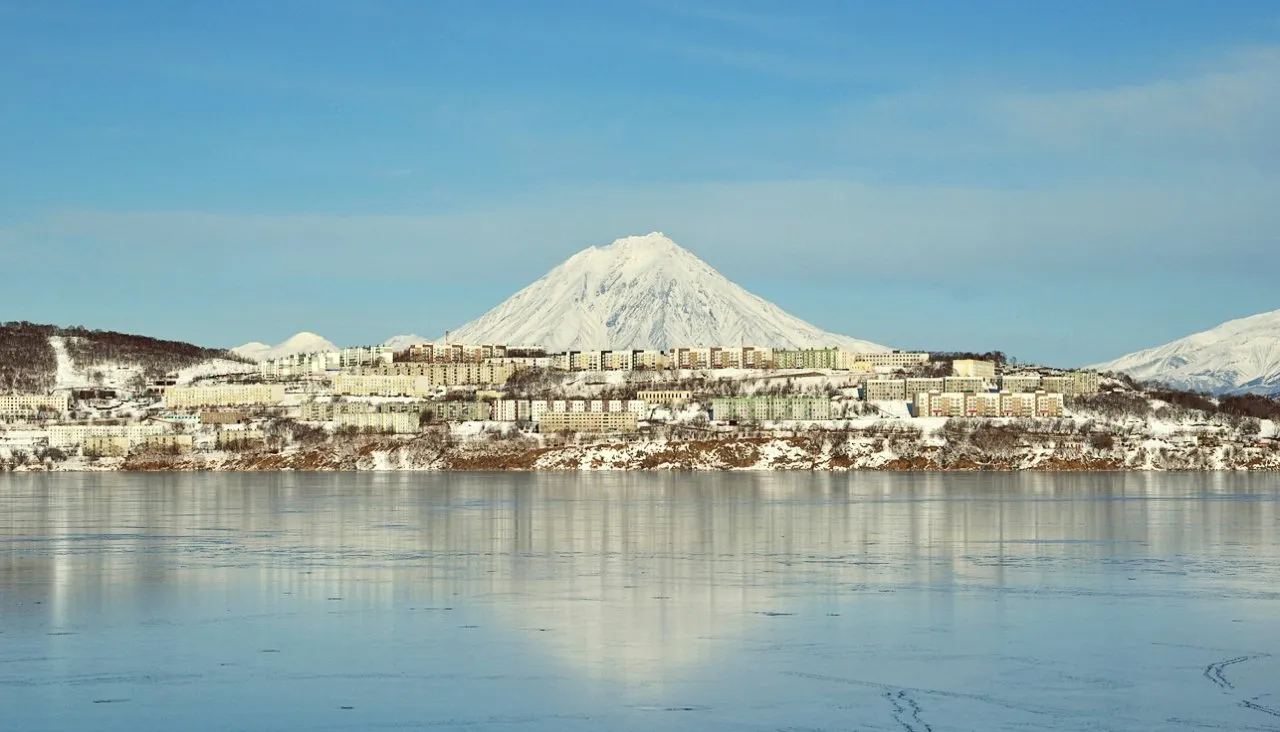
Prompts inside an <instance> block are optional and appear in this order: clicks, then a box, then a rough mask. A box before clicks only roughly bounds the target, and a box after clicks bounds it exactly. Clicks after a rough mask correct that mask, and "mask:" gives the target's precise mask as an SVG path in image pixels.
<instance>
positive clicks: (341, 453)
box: [24, 433, 1280, 472]
mask: <svg viewBox="0 0 1280 732" xmlns="http://www.w3.org/2000/svg"><path fill="white" fill-rule="evenodd" d="M24 469H26V470H52V471H79V470H85V471H149V472H156V471H174V472H189V471H232V472H235V471H367V470H405V471H411V470H418V471H588V470H602V471H618V470H638V471H684V470H688V471H723V470H762V471H763V470H816V471H853V470H871V471H955V472H973V471H1046V472H1047V471H1147V470H1157V471H1158V470H1196V471H1203V470H1252V471H1280V450H1277V449H1276V448H1275V447H1274V446H1265V445H1254V446H1240V445H1229V444H1226V445H1224V444H1218V445H1212V446H1210V445H1195V446H1182V447H1176V446H1163V445H1159V444H1152V443H1151V441H1147V442H1146V443H1138V444H1129V443H1123V442H1120V443H1117V444H1115V445H1113V446H1110V447H1095V446H1093V445H1090V444H1089V442H1088V441H1081V440H1063V439H1058V440H1043V441H1035V442H1032V443H1026V444H1018V445H1012V446H1009V447H1007V448H999V449H995V448H991V447H986V448H983V447H978V446H975V445H974V444H973V443H972V442H967V441H966V442H961V441H959V440H956V441H944V442H942V444H929V443H928V442H927V441H925V440H898V441H895V442H893V443H892V444H889V443H886V442H885V441H883V440H880V439H869V438H866V437H862V438H857V437H849V436H840V435H835V436H833V435H832V434H830V433H823V434H819V435H815V436H789V437H736V438H731V439H664V440H646V441H607V440H602V441H595V442H586V443H576V444H560V445H543V444H539V443H537V442H536V441H533V440H503V441H494V442H461V443H457V444H451V445H440V444H439V443H438V442H437V441H434V440H424V439H403V438H395V437H386V436H383V437H375V436H369V437H362V438H358V439H353V440H350V441H344V442H340V443H328V444H324V445H319V446H313V447H298V448H291V449H287V450H283V451H278V452H266V451H262V452H238V453H198V454H190V455H150V456H135V457H130V458H103V459H99V460H95V461H84V462H67V463H60V464H52V465H50V464H45V465H40V466H28V467H26V468H24Z"/></svg>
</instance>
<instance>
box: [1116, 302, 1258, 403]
mask: <svg viewBox="0 0 1280 732" xmlns="http://www.w3.org/2000/svg"><path fill="white" fill-rule="evenodd" d="M1094 368H1096V369H1098V370H1100V371H1119V372H1123V373H1126V374H1129V375H1130V376H1132V377H1134V378H1135V379H1139V380H1142V381H1155V382H1161V383H1165V384H1169V385H1171V386H1175V387H1177V388H1180V389H1195V390H1198V391H1207V392H1210V393H1214V394H1223V393H1228V392H1253V393H1257V394H1280V310H1273V311H1272V312H1269V313H1262V314H1259V315H1253V316H1250V317H1247V318H1240V319H1239V320H1232V321H1229V322H1227V323H1223V324H1222V325H1219V326H1218V327H1216V328H1212V329H1210V330H1206V331H1204V332H1202V333H1196V334H1195V335H1190V336H1187V337H1186V338H1181V339H1179V340H1176V341H1173V342H1172V343H1168V344H1165V345H1163V346H1158V347H1156V348H1149V349H1147V350H1145V351H1138V352H1137V353H1131V354H1129V355H1127V356H1122V357H1120V358H1118V359H1116V360H1114V361H1110V362H1108V363H1103V364H1098V365H1097V366H1095V367H1094Z"/></svg>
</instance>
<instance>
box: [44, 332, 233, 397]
mask: <svg viewBox="0 0 1280 732" xmlns="http://www.w3.org/2000/svg"><path fill="white" fill-rule="evenodd" d="M49 345H50V347H52V349H53V354H54V359H55V364H56V365H55V368H54V383H53V389H54V390H65V389H83V388H89V387H104V388H108V389H129V388H132V387H133V385H134V384H136V382H137V380H138V379H146V378H147V367H146V366H145V365H144V364H143V363H140V362H137V361H130V360H106V361H103V362H100V363H95V364H92V365H89V366H76V364H75V360H74V359H73V358H72V356H71V354H70V353H69V352H68V350H67V339H66V338H65V337H63V336H50V337H49ZM255 370H256V368H255V367H254V366H253V365H251V364H247V363H242V362H240V361H232V360H229V359H225V358H210V359H205V360H203V361H199V362H196V363H193V364H191V365H189V366H184V367H183V368H180V369H177V370H176V371H174V372H172V373H173V374H174V375H176V376H177V382H178V384H181V385H185V384H190V383H192V382H193V381H195V380H197V379H203V378H209V377H215V376H228V375H231V374H244V373H252V372H254V371H255Z"/></svg>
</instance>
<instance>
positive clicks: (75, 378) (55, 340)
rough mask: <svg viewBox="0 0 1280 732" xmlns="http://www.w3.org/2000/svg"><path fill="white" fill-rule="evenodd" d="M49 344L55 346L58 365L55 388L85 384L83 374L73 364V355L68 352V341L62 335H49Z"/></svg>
mask: <svg viewBox="0 0 1280 732" xmlns="http://www.w3.org/2000/svg"><path fill="white" fill-rule="evenodd" d="M49 345H50V346H51V347H52V348H53V355H54V358H56V359H57V367H56V370H55V372H54V374H55V375H54V388H55V389H72V388H76V387H81V386H85V385H86V384H85V383H84V382H83V381H82V380H81V379H82V377H81V375H80V374H79V373H78V372H77V371H76V369H75V366H73V365H72V364H71V356H70V355H69V354H68V353H67V342H66V339H64V338H63V337H62V336H49Z"/></svg>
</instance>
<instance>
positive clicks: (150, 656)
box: [0, 473, 1280, 732]
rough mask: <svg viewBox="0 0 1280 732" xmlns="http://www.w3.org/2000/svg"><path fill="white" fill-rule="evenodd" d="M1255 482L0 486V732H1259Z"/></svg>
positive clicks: (1270, 580) (517, 478) (182, 480)
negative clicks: (72, 731)
mask: <svg viewBox="0 0 1280 732" xmlns="http://www.w3.org/2000/svg"><path fill="white" fill-rule="evenodd" d="M1278 543H1280V477H1277V476H1274V475H1262V474H1254V475H1249V474H1211V475H1210V474H1148V473H1124V474H1056V475H1055V474H860V473H854V474H849V475H811V474H807V473H801V474H794V473H764V474H637V473H622V474H610V475H591V474H587V475H579V474H498V473H493V474H463V473H458V474H412V473H394V474H301V473H277V474H260V475H254V474H250V475H243V474H194V475H191V474H129V473H107V474H59V475H25V476H18V475H0V729H4V730H9V729H13V730H32V731H37V730H64V729H80V730H131V731H133V730H168V729H185V730H206V729H207V730H230V729H236V730H293V729H308V730H356V729H360V730H363V729H451V728H464V729H472V730H487V729H496V730H597V729H611V730H625V729H634V730H647V729H654V728H658V727H661V728H663V729H675V730H705V729H730V730H908V731H910V732H943V730H975V731H977V730H984V731H985V730H1101V729H1117V730H1118V729H1123V730H1168V729H1188V730H1195V729H1222V730H1280V546H1278Z"/></svg>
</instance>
